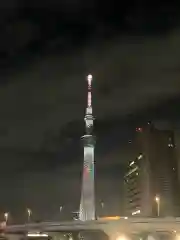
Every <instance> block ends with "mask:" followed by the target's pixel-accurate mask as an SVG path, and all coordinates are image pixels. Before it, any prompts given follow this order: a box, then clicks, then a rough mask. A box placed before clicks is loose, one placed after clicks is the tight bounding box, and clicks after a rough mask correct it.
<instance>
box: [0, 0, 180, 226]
mask: <svg viewBox="0 0 180 240" xmlns="http://www.w3.org/2000/svg"><path fill="white" fill-rule="evenodd" d="M117 2H118V1H117ZM117 2H116V1H107V2H105V1H102V0H96V1H95V0H94V1H84V0H62V1H59V0H46V1H43V5H42V4H41V1H37V0H36V1H35V0H31V1H30V0H26V1H22V0H6V1H1V2H0V33H1V37H0V162H1V168H0V187H1V197H0V214H1V216H3V212H4V211H9V212H10V221H13V222H16V221H20V220H21V221H22V220H23V219H25V218H26V216H25V215H26V213H25V211H26V208H27V207H29V208H31V209H32V212H33V218H34V220H37V219H46V220H47V219H61V218H65V217H70V216H71V214H70V213H71V211H75V210H78V204H79V198H80V180H81V170H82V164H83V148H82V147H83V146H82V144H81V142H80V137H81V136H82V134H83V133H84V122H83V118H84V112H85V106H86V87H87V86H86V81H85V76H86V75H87V74H89V73H91V74H93V76H94V82H93V108H94V114H95V117H96V122H95V129H94V133H95V135H96V137H97V145H96V152H95V154H96V159H95V161H96V166H97V167H96V177H97V178H96V179H97V181H96V187H97V199H96V200H97V206H98V208H100V201H101V200H103V201H104V203H105V205H104V206H105V208H104V210H103V211H104V214H110V215H114V214H116V215H117V214H120V213H121V210H122V209H121V206H122V198H123V197H122V196H123V192H122V176H123V171H124V166H125V163H126V161H129V159H126V152H127V149H128V141H129V140H130V139H131V137H132V134H133V130H134V129H135V127H136V126H137V125H140V124H144V123H145V122H147V121H149V120H151V121H155V122H157V123H158V124H159V126H161V127H162V126H166V127H167V126H168V127H173V128H179V119H180V113H179V112H180V97H179V96H180V63H179V59H180V9H179V5H178V4H177V3H176V1H172V0H171V1H169V2H165V1H161V2H160V1H159V2H154V1H140V0H137V1H125V2H124V1H123V3H121V2H119V3H117ZM112 186H113V187H112ZM61 205H63V206H64V208H63V213H62V214H61V216H60V213H59V207H60V206H61ZM99 211H100V210H99Z"/></svg>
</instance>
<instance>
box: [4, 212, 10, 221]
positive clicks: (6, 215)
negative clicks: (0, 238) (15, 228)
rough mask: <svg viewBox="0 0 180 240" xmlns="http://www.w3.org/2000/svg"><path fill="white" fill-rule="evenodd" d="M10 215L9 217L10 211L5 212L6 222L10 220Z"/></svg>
mask: <svg viewBox="0 0 180 240" xmlns="http://www.w3.org/2000/svg"><path fill="white" fill-rule="evenodd" d="M8 217H9V213H8V212H5V213H4V218H5V222H6V223H7V222H8Z"/></svg>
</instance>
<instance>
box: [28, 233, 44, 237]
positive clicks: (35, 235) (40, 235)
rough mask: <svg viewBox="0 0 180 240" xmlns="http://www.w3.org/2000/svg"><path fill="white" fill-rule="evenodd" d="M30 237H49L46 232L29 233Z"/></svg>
mask: <svg viewBox="0 0 180 240" xmlns="http://www.w3.org/2000/svg"><path fill="white" fill-rule="evenodd" d="M27 236H28V237H48V234H46V233H28V234H27Z"/></svg>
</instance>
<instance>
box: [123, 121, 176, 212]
mask: <svg viewBox="0 0 180 240" xmlns="http://www.w3.org/2000/svg"><path fill="white" fill-rule="evenodd" d="M129 146H130V151H129V152H130V156H129V157H130V159H129V162H128V167H127V171H126V174H125V176H124V186H125V214H126V215H128V216H129V215H131V216H134V215H135V216H136V217H137V216H144V217H146V216H147V217H148V216H151V217H153V216H154V217H157V216H160V217H170V216H179V202H180V201H179V199H180V198H179V196H180V195H179V183H178V165H177V158H176V148H175V144H174V136H173V132H172V131H166V130H158V129H156V128H155V127H154V126H153V125H151V124H149V125H148V126H146V127H144V128H140V127H139V128H137V129H136V134H135V139H134V141H132V143H131V144H129Z"/></svg>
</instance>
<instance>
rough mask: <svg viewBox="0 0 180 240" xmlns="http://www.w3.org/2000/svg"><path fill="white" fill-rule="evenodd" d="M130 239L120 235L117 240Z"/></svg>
mask: <svg viewBox="0 0 180 240" xmlns="http://www.w3.org/2000/svg"><path fill="white" fill-rule="evenodd" d="M127 239H128V238H127V237H126V236H125V235H119V236H117V237H116V240H127Z"/></svg>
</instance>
